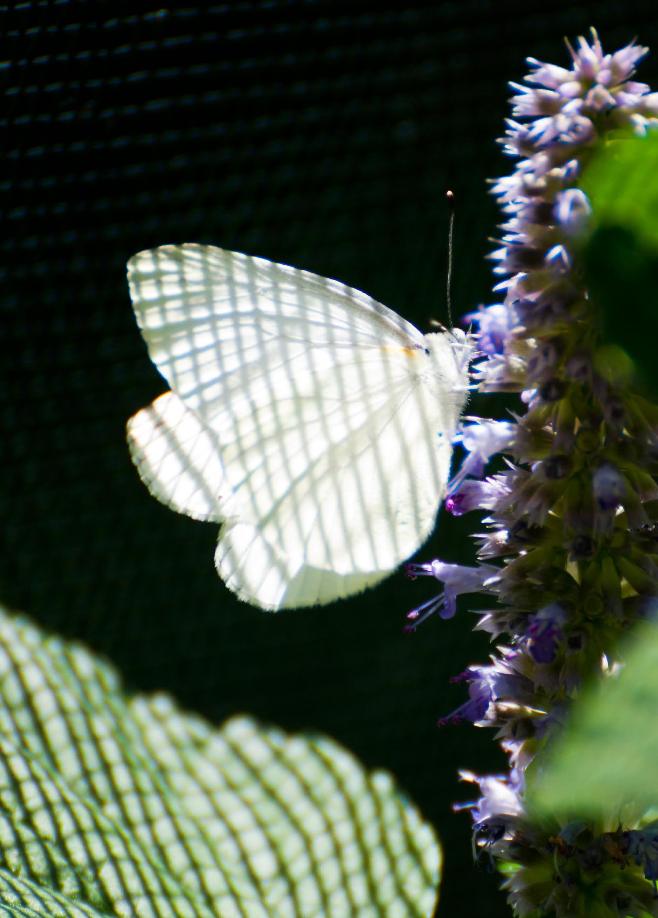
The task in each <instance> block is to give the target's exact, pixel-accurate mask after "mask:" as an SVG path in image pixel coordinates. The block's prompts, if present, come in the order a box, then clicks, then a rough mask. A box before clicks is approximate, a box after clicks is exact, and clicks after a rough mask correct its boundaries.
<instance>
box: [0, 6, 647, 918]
mask: <svg viewBox="0 0 658 918" xmlns="http://www.w3.org/2000/svg"><path fill="white" fill-rule="evenodd" d="M1 9H2V26H1V32H2V57H3V59H4V62H3V63H2V65H1V66H2V79H3V100H4V101H3V107H2V112H1V117H2V122H3V124H2V127H3V136H4V141H5V142H4V146H5V157H4V160H3V167H2V171H1V172H0V194H1V195H2V211H3V214H2V216H3V220H2V229H3V233H2V237H3V241H2V252H3V256H4V257H3V262H4V265H3V278H2V325H1V329H2V332H1V334H2V341H3V355H2V358H3V359H2V374H3V375H2V382H1V384H0V423H1V424H2V431H3V434H2V445H1V450H2V457H3V461H2V472H3V474H2V484H1V495H2V496H1V500H2V520H3V527H2V548H1V552H0V564H1V574H0V576H1V593H0V598H1V599H2V600H4V601H6V602H7V603H9V604H11V605H13V606H15V607H17V608H20V609H22V610H24V611H25V612H27V613H28V614H30V615H31V616H33V617H34V618H35V619H37V620H38V621H40V622H41V623H43V624H45V625H47V626H48V627H49V628H52V629H54V630H57V631H58V632H61V633H64V634H66V635H73V636H76V637H79V638H81V639H83V640H84V641H86V642H87V643H88V644H89V645H91V646H92V647H93V648H95V649H97V650H100V651H102V652H103V653H105V654H107V655H108V656H109V657H110V658H111V659H112V660H113V661H114V663H115V664H116V665H117V666H118V667H119V668H120V669H121V671H122V672H123V674H124V676H125V678H126V680H127V681H129V682H130V684H132V685H133V686H134V687H135V688H138V689H141V690H149V689H155V688H162V689H165V690H168V691H169V692H171V693H173V694H174V695H175V696H176V697H177V699H178V700H179V701H180V702H181V703H182V704H183V705H184V706H186V707H188V708H191V709H194V710H196V711H198V712H201V713H203V714H204V715H206V716H208V717H209V718H212V719H213V720H215V721H220V720H222V719H223V718H224V717H226V716H227V715H228V714H230V713H233V712H238V711H246V712H250V713H252V714H254V715H256V716H257V717H260V718H262V719H265V720H267V721H271V722H275V723H277V724H280V725H282V726H285V727H288V728H293V729H299V728H313V729H317V730H319V731H324V732H327V733H329V734H331V735H332V736H333V737H335V738H337V739H338V740H340V741H341V742H343V743H345V744H346V745H347V746H348V747H349V748H350V749H351V750H353V751H354V752H355V753H356V754H357V755H359V756H360V757H361V758H362V759H363V760H364V761H365V762H366V764H368V765H377V766H383V767H386V768H389V769H391V770H392V771H393V772H395V774H396V775H397V776H398V777H399V779H400V781H401V783H402V784H403V786H404V787H405V788H406V789H407V790H408V791H409V792H410V794H411V795H412V796H413V798H414V799H415V800H416V801H417V802H418V804H419V805H420V807H421V808H422V810H423V812H424V813H425V815H426V816H427V817H428V818H430V819H431V820H432V821H433V822H434V823H435V825H436V826H437V827H438V829H439V831H440V834H441V836H442V838H443V841H444V844H445V848H446V875H445V882H444V893H443V905H442V910H443V913H445V914H446V915H451V914H455V913H456V912H457V909H459V910H460V913H462V914H469V915H470V914H473V915H476V914H486V915H491V916H493V915H495V914H501V915H503V914H506V913H507V910H506V908H505V906H504V904H503V901H502V899H501V898H500V897H498V896H497V895H494V894H493V892H492V891H493V889H494V887H495V881H494V880H493V879H492V878H491V876H490V875H487V873H486V871H485V870H480V871H479V872H478V873H477V875H476V872H475V871H476V868H474V867H473V866H472V863H471V851H470V842H469V834H470V826H469V821H468V817H467V816H465V815H453V814H451V812H450V804H451V801H452V800H454V799H456V798H462V799H463V798H464V797H468V795H469V793H471V790H470V789H468V788H466V789H464V788H462V787H460V786H458V784H457V781H456V771H457V769H458V768H459V767H469V768H472V769H474V770H476V771H487V770H492V769H497V768H499V767H501V766H502V764H503V760H502V757H499V756H498V755H497V753H496V750H495V747H494V743H493V737H492V736H491V735H489V734H484V733H479V732H477V731H474V730H468V729H461V730H460V729H455V728H452V729H451V728H444V729H442V730H438V729H437V728H436V726H435V721H436V717H437V716H438V715H440V714H442V713H445V712H446V711H449V710H450V709H451V708H452V707H454V706H455V705H456V704H458V703H459V702H460V701H461V700H462V698H463V688H462V687H460V686H450V685H448V683H447V680H448V678H449V676H451V675H453V674H455V673H457V672H459V671H460V670H462V669H463V668H464V667H465V666H466V665H467V664H468V663H469V662H472V661H473V660H482V659H483V658H485V657H486V654H487V644H486V640H485V639H484V637H483V636H481V635H480V636H478V635H476V636H474V635H472V634H471V633H470V628H471V626H472V624H473V618H472V617H469V616H468V615H467V614H464V615H463V616H462V617H458V618H457V619H456V620H455V621H454V622H451V623H442V622H440V621H438V620H437V621H433V622H431V623H429V624H428V625H427V626H426V627H425V628H423V629H421V631H420V632H419V633H418V634H417V635H416V636H415V637H411V638H409V637H407V638H405V637H404V636H403V635H402V634H401V628H402V624H403V617H404V613H405V611H406V610H407V609H408V608H409V607H410V606H411V605H413V604H416V603H417V602H419V601H420V600H421V598H423V597H427V596H429V595H430V594H431V591H432V585H431V584H430V583H429V582H427V581H424V582H421V583H418V584H409V583H408V582H406V581H405V579H404V577H403V576H402V575H401V574H398V575H396V576H394V577H392V578H391V579H390V580H388V581H386V582H385V583H384V584H383V585H382V586H381V587H380V588H378V589H376V590H373V591H371V592H370V593H368V594H367V595H366V596H363V597H360V598H357V599H355V600H353V601H352V602H349V603H347V602H345V603H340V604H337V605H336V606H332V607H329V608H323V609H319V610H310V611H304V612H299V613H290V612H289V613H282V614H280V615H276V616H273V615H268V614H265V613H263V612H259V611H258V610H256V609H253V608H250V607H248V606H245V605H241V604H239V603H238V602H237V601H236V599H235V598H234V597H233V596H232V595H230V594H229V593H228V591H227V590H226V588H225V587H224V586H223V585H222V583H221V582H220V581H219V579H218V578H217V576H216V574H215V572H214V568H213V564H212V555H213V547H214V543H215V537H216V527H214V526H210V525H202V524H199V523H194V522H192V521H191V520H188V519H186V518H184V517H180V516H177V515H176V514H174V513H172V512H170V511H169V510H167V509H165V508H164V507H163V506H161V505H159V504H158V503H157V502H156V501H155V500H154V499H152V498H151V497H150V496H149V494H148V493H147V491H146V489H145V488H144V487H143V486H142V484H141V483H140V481H139V480H138V477H137V475H136V473H135V471H134V469H133V467H132V465H131V462H130V459H129V457H128V452H127V449H126V444H125V439H124V425H125V422H126V419H127V418H128V417H129V416H130V415H131V414H132V413H133V412H135V411H136V410H137V409H138V408H140V407H142V406H143V405H145V404H146V403H147V402H149V401H150V400H151V399H152V398H153V397H154V396H155V395H157V394H158V393H160V392H161V391H164V389H165V388H166V386H165V384H164V383H163V381H162V379H161V378H160V377H159V376H158V374H157V372H156V370H155V369H154V367H153V366H152V364H151V363H150V361H149V359H148V357H147V354H146V350H145V347H144V345H143V343H142V340H141V338H140V336H139V333H138V331H137V328H136V325H135V321H134V318H133V313H132V309H131V306H130V302H129V298H128V293H127V287H126V283H125V262H126V259H127V258H128V257H129V256H130V255H131V254H133V253H135V252H137V251H138V250H140V249H143V248H146V247H149V246H154V245H158V244H161V243H164V242H183V241H196V242H211V243H215V244H218V245H221V246H223V247H225V248H230V249H237V250H239V251H246V252H250V253H252V254H258V255H263V256H265V257H267V258H270V259H273V260H276V261H282V262H285V263H289V264H294V265H297V266H300V267H304V268H308V269H310V270H313V271H316V272H318V273H320V274H323V275H327V276H330V277H338V278H340V279H341V280H344V281H346V282H348V283H351V284H353V285H355V286H357V287H360V288H362V289H364V290H366V291H368V292H369V293H371V294H372V295H374V296H375V297H377V298H378V299H379V300H381V301H382V302H384V303H386V304H387V305H389V306H391V307H393V308H394V309H396V310H397V311H398V312H400V313H402V314H403V315H404V316H405V317H407V318H409V319H410V320H411V321H413V322H414V323H415V324H417V325H418V326H419V327H421V328H422V329H424V330H427V328H428V325H427V323H428V319H429V317H430V316H438V317H440V318H443V319H445V307H444V305H443V303H444V275H445V248H446V214H445V207H444V204H443V197H442V196H443V192H444V190H445V189H446V188H447V187H452V188H453V189H454V190H455V192H456V195H457V201H458V209H457V227H456V244H455V260H456V267H455V285H454V300H455V303H456V309H457V310H458V311H459V312H460V313H461V312H464V311H467V310H468V309H469V308H472V307H473V306H474V305H475V304H476V303H477V302H478V301H482V300H489V299H490V298H491V296H492V294H490V292H489V291H490V287H491V283H492V279H491V274H490V269H489V267H488V266H487V264H486V262H484V261H483V255H484V254H485V252H486V251H487V250H488V249H489V248H490V243H488V241H487V236H488V235H491V234H493V233H494V226H495V223H496V221H497V219H498V214H497V212H496V209H495V206H494V203H493V201H492V200H490V199H489V197H488V196H487V193H486V186H485V179H486V178H487V177H489V176H495V175H498V174H500V173H501V172H503V171H505V170H506V169H507V168H508V166H507V163H506V162H505V160H504V159H503V157H502V156H501V154H500V151H499V148H498V147H497V146H496V144H495V142H494V140H495V138H496V137H497V136H499V135H500V134H501V132H502V128H503V118H504V117H505V116H506V114H507V108H506V97H507V95H508V90H507V87H506V81H507V80H509V79H520V78H521V76H522V75H523V73H524V62H523V61H524V57H525V56H526V55H534V56H536V57H539V58H543V59H548V60H554V61H555V62H556V63H564V62H565V60H566V52H565V49H564V46H563V44H562V37H563V36H564V35H568V36H571V37H575V36H576V35H578V34H579V33H584V32H585V31H586V30H587V29H588V27H589V26H590V25H592V24H593V25H596V26H597V27H598V29H599V33H600V35H601V38H602V41H603V43H604V46H605V47H606V48H610V49H613V48H614V47H616V46H618V45H620V44H623V43H625V42H627V41H628V40H630V39H631V38H632V37H633V36H635V35H637V36H638V39H639V41H640V42H641V43H642V44H648V45H650V46H651V45H652V44H655V45H657V46H658V8H657V7H656V5H655V0H645V2H643V3H642V2H635V3H633V2H627V3H624V4H619V3H612V2H609V3H602V2H593V0H588V2H586V3H580V4H578V5H575V4H549V3H542V4H533V3H522V2H516V0H504V2H493V0H490V2H487V0H461V2H440V0H439V2H436V0H432V2H426V3H422V2H421V3H418V2H416V3H399V2H394V0H388V2H383V3H382V2H380V3H376V2H367V0H357V2H352V3H341V2H329V0H267V2H266V0H252V2H248V0H244V2H240V0H238V2H227V3H216V4H180V3H174V4H171V5H169V6H160V5H159V4H157V3H149V2H141V0H138V2H125V0H111V2H109V0H77V2H68V0H51V2H47V0H40V2H36V0H35V2H29V0H28V2H23V3H14V4H9V6H7V5H2V6H1ZM657 76H658V74H657V73H656V63H655V59H653V58H649V60H648V61H647V62H645V63H644V64H643V65H642V68H641V70H640V76H639V78H640V79H644V80H647V81H649V82H651V81H652V80H653V81H654V83H655V82H656V77H657ZM478 407H482V410H483V411H485V412H491V411H492V410H493V411H495V409H494V408H493V407H492V405H491V403H489V405H488V406H487V405H486V404H483V405H482V406H478ZM473 527H474V523H473V521H472V520H469V519H466V520H460V521H456V520H453V519H443V521H442V524H441V527H440V529H439V532H438V534H437V535H436V536H435V538H434V540H433V542H432V543H431V544H430V545H429V546H427V547H426V548H425V549H424V550H423V551H422V552H421V556H422V557H423V558H430V557H434V556H436V555H437V554H438V555H440V556H441V557H444V558H445V559H447V560H453V561H459V560H461V561H468V560H469V559H470V558H472V545H471V542H470V540H469V538H468V533H469V531H471V530H472V528H473ZM466 895H467V897H468V899H467V903H466V905H465V901H464V897H465V896H466ZM492 895H494V901H493V902H492V901H491V896H492ZM465 908H466V911H464V909H465Z"/></svg>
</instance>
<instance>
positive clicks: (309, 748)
mask: <svg viewBox="0 0 658 918" xmlns="http://www.w3.org/2000/svg"><path fill="white" fill-rule="evenodd" d="M439 866H440V852H439V848H438V845H437V842H436V838H435V836H434V834H433V832H432V830H431V828H430V827H429V826H428V825H427V824H424V823H423V822H422V821H421V819H420V816H419V814H418V812H417V811H416V810H415V809H414V807H413V806H412V805H411V804H410V803H409V802H408V801H406V800H405V798H404V797H403V796H402V795H401V794H400V792H399V791H398V790H397V788H396V786H395V784H394V782H393V780H392V778H391V777H390V776H389V775H388V774H386V773H384V772H381V771H378V772H366V771H365V770H364V769H363V767H362V766H361V765H359V763H358V762H357V761H356V760H355V759H354V757H353V756H351V755H350V754H349V753H348V752H346V751H345V750H344V749H342V748H341V747H340V746H338V745H337V744H336V743H334V742H332V741H331V740H329V739H326V738H322V737H311V736H303V735H300V736H294V735H288V734H285V733H284V732H283V731H281V730H277V729H274V728H266V727H262V726H259V725H257V724H256V723H255V722H254V721H253V720H252V719H250V718H248V717H236V718H234V719H232V720H229V721H228V722H227V723H226V724H225V725H224V726H223V727H222V728H221V729H219V730H217V729H214V728H213V727H211V726H210V725H209V724H208V723H206V722H205V721H204V720H202V719H201V718H198V717H194V716H192V715H189V714H185V713H183V712H181V711H180V710H179V709H178V707H177V706H176V704H175V703H174V702H173V701H172V700H171V699H170V698H169V697H167V696H166V695H154V696H144V695H136V696H133V697H128V696H127V695H126V694H125V692H124V691H123V689H122V686H121V683H120V680H119V678H118V675H117V673H116V672H115V671H114V669H113V668H112V667H111V666H110V665H109V664H107V663H106V662H104V661H101V660H99V659H97V658H95V657H94V656H93V655H92V654H91V653H90V652H89V651H88V650H86V649H85V648H84V647H82V646H80V645H77V644H73V643H66V642H64V641H63V640H61V639H59V638H57V637H53V636H46V635H44V634H43V632H41V631H40V630H39V629H38V628H37V627H35V626H34V625H32V624H31V623H29V622H28V621H27V620H26V619H24V618H17V617H12V616H10V615H8V614H6V613H5V612H4V611H3V610H1V609H0V916H2V915H11V916H26V918H28V916H29V918H37V916H38V918H54V916H65V918H83V916H94V918H99V916H105V915H107V916H113V915H120V916H128V915H131V916H132V915H139V916H140V918H146V916H158V918H159V916H163V918H164V916H167V918H169V916H172V918H173V916H176V918H178V916H186V918H187V916H189V918H206V916H218V915H221V916H222V918H231V916H234V915H235V916H248V918H252V916H253V918H257V916H261V915H262V916H264V918H266V916H273V915H276V916H277V918H279V916H280V918H286V916H304V918H306V916H320V915H323V916H324V915H350V916H351V915H355V916H366V915H368V916H370V915H372V916H379V915H386V916H391V918H393V916H400V918H406V916H410V915H411V916H413V915H417V916H427V915H430V914H431V913H432V910H433V908H434V904H435V900H436V895H437V892H436V891H437V886H438V880H439Z"/></svg>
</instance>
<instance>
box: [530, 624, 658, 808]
mask: <svg viewBox="0 0 658 918" xmlns="http://www.w3.org/2000/svg"><path fill="white" fill-rule="evenodd" d="M528 801H529V803H530V804H531V806H535V807H537V808H538V809H539V810H540V811H542V812H544V813H545V814H546V815H549V816H550V815H557V816H560V815H562V816H566V817H568V818H571V817H573V816H601V817H602V818H604V819H606V820H613V822H614V820H615V819H617V818H619V817H620V816H622V814H623V813H624V812H626V813H629V812H635V813H637V814H641V813H643V812H645V811H647V810H649V809H650V808H651V807H653V806H656V805H658V624H655V623H653V622H642V623H641V624H640V625H638V626H637V628H636V630H635V632H634V635H633V639H632V642H631V643H630V644H629V645H628V647H627V649H626V652H625V653H624V664H623V667H622V669H621V672H619V674H618V675H614V674H613V675H610V676H608V677H606V678H604V679H603V680H602V681H601V683H600V684H597V685H596V686H591V687H590V688H589V689H588V690H587V691H585V692H584V693H583V696H582V697H581V698H580V699H579V700H578V701H577V702H576V703H575V704H574V707H573V711H572V713H571V716H570V718H569V721H568V723H567V726H566V728H565V731H564V733H563V734H562V735H561V736H560V737H559V738H558V739H557V741H556V743H555V745H554V747H553V748H552V751H551V754H550V756H549V757H548V762H547V764H542V763H541V761H540V762H538V763H537V764H536V774H535V775H534V778H533V781H532V782H531V783H530V786H529V789H528Z"/></svg>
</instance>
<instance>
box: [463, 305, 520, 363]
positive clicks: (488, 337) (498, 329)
mask: <svg viewBox="0 0 658 918" xmlns="http://www.w3.org/2000/svg"><path fill="white" fill-rule="evenodd" d="M464 320H465V321H466V322H474V323H475V325H476V326H477V331H476V333H475V338H476V340H477V344H478V350H479V351H480V352H481V353H483V354H502V353H503V349H504V343H505V341H506V340H507V338H508V336H509V333H510V331H511V329H512V326H513V325H514V317H513V315H512V314H511V313H510V310H509V309H508V307H507V306H506V305H505V304H504V303H494V304H493V305H492V306H481V307H480V308H479V309H478V310H477V311H476V312H470V313H468V315H466V316H464Z"/></svg>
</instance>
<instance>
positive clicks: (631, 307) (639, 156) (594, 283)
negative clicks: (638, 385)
mask: <svg viewBox="0 0 658 918" xmlns="http://www.w3.org/2000/svg"><path fill="white" fill-rule="evenodd" d="M581 184H582V188H583V190H584V191H585V192H586V194H587V195H588V197H589V199H590V201H591V204H592V209H593V220H592V232H591V233H590V235H589V236H588V238H587V240H586V242H585V245H584V247H583V251H582V256H583V258H582V264H583V268H584V272H585V283H586V285H587V289H588V290H589V292H590V295H591V297H592V299H593V300H594V301H595V303H596V304H597V308H599V309H600V310H601V314H602V318H603V325H604V336H605V338H606V340H607V341H608V342H611V343H613V344H615V345H618V346H619V347H621V348H622V349H623V350H624V351H625V352H626V353H627V354H628V355H629V357H630V358H631V360H632V362H633V364H634V365H635V370H636V374H637V376H638V377H639V379H640V380H641V381H642V382H643V383H644V384H645V385H646V386H647V387H648V388H650V389H652V390H653V391H654V392H655V391H658V364H657V363H656V360H655V349H656V340H657V337H658V309H656V299H657V294H658V134H656V133H655V132H654V133H651V132H650V133H649V134H648V135H647V136H646V137H641V138H638V137H626V138H623V139H616V140H613V141H611V142H609V143H608V144H606V145H605V146H603V147H602V148H601V149H600V150H599V151H598V152H597V154H596V155H595V156H594V158H593V160H592V162H591V163H590V165H589V166H588V168H587V169H586V170H585V172H584V175H583V178H582V183H581Z"/></svg>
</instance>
